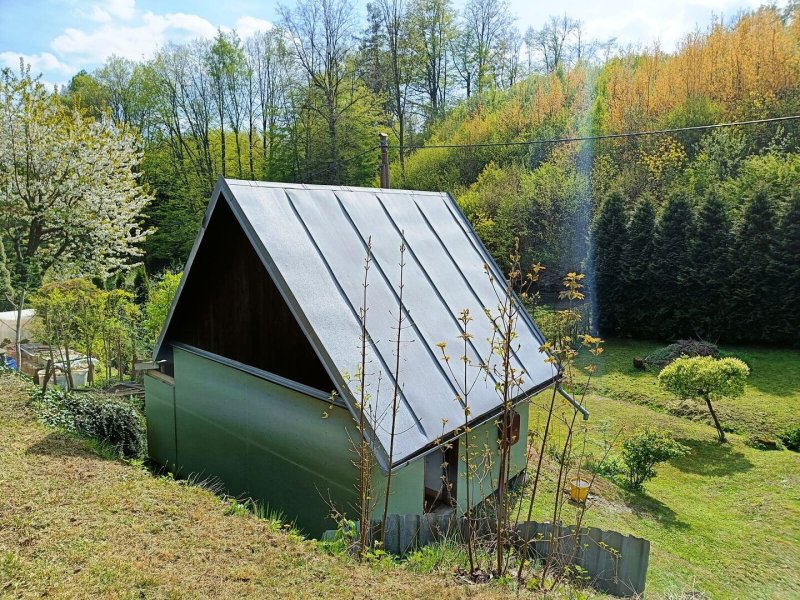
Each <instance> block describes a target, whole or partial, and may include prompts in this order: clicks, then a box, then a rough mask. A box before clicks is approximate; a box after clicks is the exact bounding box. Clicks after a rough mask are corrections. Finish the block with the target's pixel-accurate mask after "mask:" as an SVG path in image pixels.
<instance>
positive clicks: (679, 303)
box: [652, 194, 695, 339]
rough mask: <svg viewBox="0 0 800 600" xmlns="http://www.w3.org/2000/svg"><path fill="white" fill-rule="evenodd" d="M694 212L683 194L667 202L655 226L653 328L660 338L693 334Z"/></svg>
mask: <svg viewBox="0 0 800 600" xmlns="http://www.w3.org/2000/svg"><path fill="white" fill-rule="evenodd" d="M693 238H694V212H693V210H692V206H691V204H689V201H688V200H687V199H686V198H685V197H684V196H683V195H680V194H676V195H674V196H673V197H672V198H671V199H670V200H669V202H668V203H667V206H666V208H665V209H664V212H663V214H662V215H661V218H660V219H659V221H658V225H657V226H656V236H655V244H654V250H653V301H654V307H653V311H652V316H653V319H654V321H653V325H654V327H655V330H656V333H657V334H658V336H659V337H662V338H666V339H676V338H680V337H687V336H691V335H694V333H695V332H694V328H693V325H692V322H691V321H692V315H691V306H692V296H693V294H694V290H693V286H692V241H693Z"/></svg>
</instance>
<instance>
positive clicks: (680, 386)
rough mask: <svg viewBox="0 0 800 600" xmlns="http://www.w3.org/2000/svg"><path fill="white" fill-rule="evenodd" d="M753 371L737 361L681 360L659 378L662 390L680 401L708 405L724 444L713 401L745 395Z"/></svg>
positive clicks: (714, 359) (726, 359)
mask: <svg viewBox="0 0 800 600" xmlns="http://www.w3.org/2000/svg"><path fill="white" fill-rule="evenodd" d="M749 374H750V368H749V367H748V366H747V365H746V364H744V362H742V361H741V360H739V359H738V358H720V359H716V358H713V357H711V356H693V357H691V358H689V357H682V358H679V359H678V360H676V361H674V362H672V363H670V364H668V365H667V366H666V367H664V369H662V371H661V373H659V374H658V382H659V384H660V385H661V387H663V388H665V389H666V390H668V391H670V392H672V393H673V394H675V395H676V396H678V397H680V398H695V399H702V400H704V401H705V403H706V406H707V407H708V412H709V413H711V418H712V419H714V426H715V427H716V428H717V436H718V437H719V441H720V442H724V441H725V432H724V431H723V430H722V424H721V423H720V422H719V418H718V417H717V413H716V412H715V411H714V406H713V405H712V404H711V401H712V400H716V399H718V398H735V397H737V396H741V395H742V394H744V386H745V382H746V381H747V376H748V375H749Z"/></svg>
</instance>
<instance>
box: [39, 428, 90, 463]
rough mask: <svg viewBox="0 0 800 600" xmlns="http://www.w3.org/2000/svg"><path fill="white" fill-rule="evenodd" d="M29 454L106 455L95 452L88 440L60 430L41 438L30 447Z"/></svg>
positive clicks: (64, 455) (88, 456) (84, 456)
mask: <svg viewBox="0 0 800 600" xmlns="http://www.w3.org/2000/svg"><path fill="white" fill-rule="evenodd" d="M27 454H36V455H39V456H50V457H53V458H59V457H75V458H92V459H96V460H103V459H104V458H105V457H103V456H100V455H98V454H97V453H96V452H93V451H92V449H91V448H89V447H87V442H85V441H84V440H81V439H80V438H78V437H77V436H74V435H70V434H69V433H62V432H60V431H52V432H50V433H48V434H47V435H46V436H45V437H43V438H42V439H41V440H39V441H38V442H36V443H35V444H31V445H30V446H29V447H28V450H27Z"/></svg>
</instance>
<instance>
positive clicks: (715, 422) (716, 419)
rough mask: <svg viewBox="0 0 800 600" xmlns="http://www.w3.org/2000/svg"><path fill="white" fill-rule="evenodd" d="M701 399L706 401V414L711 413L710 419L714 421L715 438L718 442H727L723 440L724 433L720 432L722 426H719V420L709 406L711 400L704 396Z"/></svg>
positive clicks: (712, 408)
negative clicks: (716, 437)
mask: <svg viewBox="0 0 800 600" xmlns="http://www.w3.org/2000/svg"><path fill="white" fill-rule="evenodd" d="M703 399H704V400H705V401H706V406H708V412H710V413H711V418H712V419H714V425H715V426H716V428H717V436H718V437H719V441H720V442H725V441H727V440H726V439H725V432H724V431H722V425H721V424H720V422H719V419H718V418H717V413H715V412H714V407H713V406H711V398H710V397H709V396H708V395H706V396H704V397H703Z"/></svg>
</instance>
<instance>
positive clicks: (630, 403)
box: [531, 341, 800, 599]
mask: <svg viewBox="0 0 800 600" xmlns="http://www.w3.org/2000/svg"><path fill="white" fill-rule="evenodd" d="M655 347H657V346H656V345H654V344H647V343H640V342H625V341H623V342H611V343H609V344H607V346H606V352H605V353H604V354H603V355H602V361H601V366H600V373H599V377H598V378H597V380H596V382H597V383H596V386H595V387H594V391H595V393H594V394H593V395H591V396H590V397H589V398H588V399H587V406H588V408H589V410H590V412H591V419H590V420H589V421H588V422H586V423H585V426H586V429H585V432H586V433H585V435H586V439H587V452H589V453H591V454H594V455H595V456H599V455H600V454H602V450H601V444H602V442H603V441H604V440H608V439H611V438H613V436H614V434H615V433H616V432H617V431H619V430H620V429H623V428H624V429H625V432H626V433H627V432H630V431H633V430H635V429H636V428H639V427H643V426H659V427H663V428H666V429H668V430H669V431H671V432H672V434H673V435H674V437H675V438H676V439H678V440H679V441H681V442H682V443H683V444H685V445H687V446H689V447H690V448H691V453H690V454H688V455H687V456H685V457H683V458H680V459H677V460H673V461H672V462H671V463H668V464H664V465H662V466H660V468H659V469H658V476H657V477H656V478H655V479H654V480H652V481H649V482H647V483H646V484H645V490H644V492H643V493H633V492H629V491H626V490H625V489H623V488H621V487H619V486H617V485H615V484H613V483H611V482H609V481H607V480H605V479H603V478H598V479H597V481H596V482H595V487H594V489H593V492H594V493H595V494H596V495H597V498H596V499H594V500H593V501H592V502H591V504H590V510H589V511H588V512H587V515H586V519H585V524H587V525H591V526H597V527H600V528H605V529H613V530H616V531H620V532H622V533H625V534H633V535H636V536H640V537H644V538H646V539H648V540H650V542H651V562H650V570H649V574H648V593H649V594H650V596H651V597H653V595H655V597H663V596H669V597H672V596H673V595H678V594H680V593H681V592H686V591H689V590H697V591H700V592H703V593H705V594H707V595H708V597H711V598H715V599H716V598H799V597H800V454H798V453H795V452H790V451H788V450H781V451H761V450H756V449H753V448H751V447H749V446H747V445H746V444H745V443H744V442H745V440H746V436H743V435H736V434H733V435H730V436H729V438H730V443H728V444H724V445H720V444H718V443H717V442H716V441H715V432H714V429H713V427H711V426H710V421H709V424H707V423H706V422H705V421H706V419H702V420H697V421H693V420H690V419H687V418H683V417H678V416H675V415H673V414H670V413H669V412H667V411H666V410H664V408H665V407H669V406H671V402H672V400H671V398H670V397H669V396H668V395H666V394H664V393H663V392H660V391H659V390H658V389H657V387H656V382H655V375H654V374H651V373H642V372H640V371H636V370H634V369H633V366H632V359H633V357H634V356H637V355H643V354H646V353H647V352H648V351H650V350H651V349H654V348H655ZM742 354H743V355H744V354H746V355H747V360H748V361H752V364H753V375H752V378H751V380H750V385H749V386H748V390H747V394H746V396H745V397H744V398H741V399H738V400H734V401H730V402H725V403H722V402H721V403H720V412H722V413H723V415H725V418H726V419H727V420H728V422H729V423H730V422H731V421H732V420H733V419H737V423H738V424H739V428H740V429H742V430H744V431H756V432H774V431H775V430H776V429H779V428H781V427H780V426H779V425H780V424H781V423H782V422H784V421H786V422H798V421H800V419H798V416H797V415H796V414H794V411H795V410H797V409H798V408H800V354H798V353H796V352H788V351H780V350H766V349H750V348H748V349H746V350H744V349H742ZM545 395H546V394H545ZM547 402H549V396H547V397H546V398H544V397H542V398H538V399H536V401H535V404H536V405H540V404H542V403H547ZM651 407H652V408H651ZM562 410H564V411H565V412H566V407H564V408H563V409H562ZM543 414H544V410H543V409H542V408H539V409H534V408H532V412H531V423H532V426H534V427H536V426H537V424H538V426H539V428H540V427H541V419H542V415H543ZM562 427H563V426H562ZM561 435H563V432H562V431H560V430H558V429H557V435H556V439H555V440H554V444H555V443H556V442H557V441H558V438H559V436H561ZM624 435H625V433H623V436H624ZM581 439H582V438H581ZM551 479H553V478H551ZM545 489H546V490H547V491H548V493H549V494H552V493H553V492H554V484H553V482H552V480H550V481H548V482H547V485H546V486H545ZM548 503H550V504H551V501H550V502H548V501H547V499H546V498H544V497H542V502H541V507H540V510H537V511H536V512H537V518H538V519H540V520H550V519H551V518H552V516H551V515H550V513H549V511H547V510H545V509H546V506H547V504H548ZM537 505H539V501H537ZM563 519H564V521H565V522H571V521H574V509H573V508H572V507H571V506H569V505H567V506H566V508H565V511H564V514H563Z"/></svg>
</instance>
